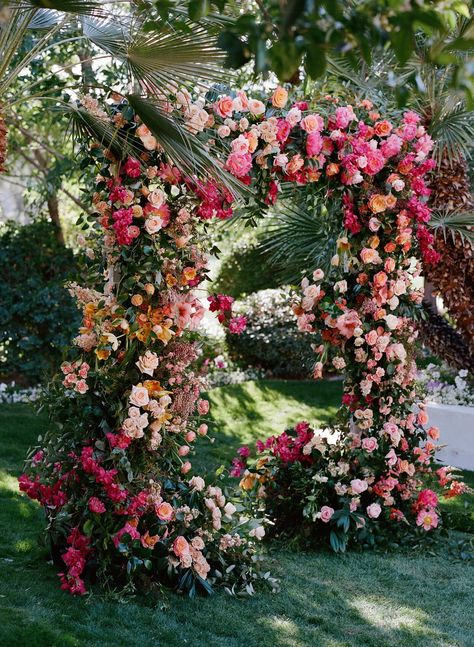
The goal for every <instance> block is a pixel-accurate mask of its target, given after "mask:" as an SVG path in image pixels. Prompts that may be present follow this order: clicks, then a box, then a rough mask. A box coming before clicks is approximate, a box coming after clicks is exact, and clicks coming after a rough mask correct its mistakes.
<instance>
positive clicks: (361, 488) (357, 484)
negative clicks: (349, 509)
mask: <svg viewBox="0 0 474 647" xmlns="http://www.w3.org/2000/svg"><path fill="white" fill-rule="evenodd" d="M368 487H369V486H368V484H367V481H362V480H361V479H353V480H352V481H351V488H352V491H353V492H354V494H362V492H365V491H366V490H367V488H368Z"/></svg>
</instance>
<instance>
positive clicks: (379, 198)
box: [369, 193, 387, 213]
mask: <svg viewBox="0 0 474 647" xmlns="http://www.w3.org/2000/svg"><path fill="white" fill-rule="evenodd" d="M386 208H387V202H386V198H385V196H384V195H382V194H380V193H374V195H372V196H371V198H370V200H369V209H370V210H371V211H372V213H382V211H385V209H386Z"/></svg>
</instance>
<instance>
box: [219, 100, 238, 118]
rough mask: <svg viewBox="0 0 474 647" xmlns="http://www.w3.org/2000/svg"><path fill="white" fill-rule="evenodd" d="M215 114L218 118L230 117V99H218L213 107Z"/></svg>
mask: <svg viewBox="0 0 474 647" xmlns="http://www.w3.org/2000/svg"><path fill="white" fill-rule="evenodd" d="M215 108H216V112H217V114H218V115H219V116H220V117H232V112H233V109H234V102H233V99H232V97H229V96H225V97H221V98H220V99H218V101H217V104H216V106H215Z"/></svg>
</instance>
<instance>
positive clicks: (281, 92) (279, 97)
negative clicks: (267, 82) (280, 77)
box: [272, 85, 288, 108]
mask: <svg viewBox="0 0 474 647" xmlns="http://www.w3.org/2000/svg"><path fill="white" fill-rule="evenodd" d="M287 101H288V92H287V91H286V90H285V88H282V87H281V85H279V86H278V87H277V89H276V90H275V92H274V93H273V95H272V104H273V105H274V106H275V108H284V107H285V106H286V102H287Z"/></svg>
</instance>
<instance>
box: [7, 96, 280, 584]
mask: <svg viewBox="0 0 474 647" xmlns="http://www.w3.org/2000/svg"><path fill="white" fill-rule="evenodd" d="M84 105H85V106H86V107H87V106H88V105H92V107H94V105H95V104H94V103H93V104H91V102H90V101H89V102H86V103H85V104H84ZM95 113H96V116H97V115H98V116H99V117H100V118H101V119H103V120H104V124H105V125H108V126H110V125H114V126H115V127H116V128H117V129H118V131H120V132H121V133H122V134H123V135H124V137H127V138H128V140H129V141H131V142H132V143H133V147H134V150H135V151H136V157H132V156H130V155H129V154H128V153H126V152H125V150H124V157H123V159H122V158H119V157H117V156H115V155H113V154H112V153H111V151H110V150H102V148H101V147H100V146H99V145H97V144H93V145H92V147H91V153H90V155H91V158H90V159H93V160H95V162H96V164H97V165H98V167H99V169H100V170H99V173H98V175H97V177H96V186H95V191H94V193H93V195H92V203H93V210H94V214H95V215H94V218H93V222H94V230H95V231H98V232H99V234H98V235H99V236H100V237H101V239H102V246H103V250H104V254H103V259H98V261H97V263H98V264H100V263H103V265H102V268H103V271H104V276H105V287H104V290H103V291H102V292H100V291H96V290H93V289H90V288H87V287H80V286H78V285H76V284H73V285H70V288H69V289H70V292H71V294H72V295H73V296H74V297H75V298H76V300H77V302H78V305H79V307H80V308H81V309H82V315H83V321H82V327H81V329H80V331H79V335H78V336H77V337H76V338H75V340H74V346H73V347H72V348H71V349H70V352H69V355H68V358H67V360H66V361H65V362H64V363H63V364H62V366H61V372H60V374H59V375H57V376H56V377H55V378H54V379H53V380H52V382H51V383H50V384H49V385H48V388H47V390H46V393H45V394H44V396H43V406H44V407H46V408H47V409H48V410H49V413H50V416H51V418H52V420H53V421H54V422H55V423H56V425H57V426H56V428H55V429H54V430H52V431H50V432H49V433H48V434H47V435H46V436H45V437H44V438H43V439H42V440H41V445H40V446H39V447H37V448H36V449H34V450H33V451H32V453H31V455H30V458H29V460H28V462H27V468H26V470H25V473H24V474H23V475H22V476H21V477H20V479H19V482H20V489H21V490H22V491H24V492H25V493H26V494H27V495H28V496H29V497H31V498H32V499H35V500H37V501H39V502H40V504H41V505H42V506H43V507H44V509H45V512H46V516H47V521H48V527H47V531H48V534H49V537H50V538H51V541H52V545H53V554H54V556H55V561H56V563H57V564H58V565H59V566H60V568H61V572H60V580H61V588H63V589H65V590H68V591H70V592H71V593H73V594H84V593H85V592H86V584H87V582H95V581H96V582H98V583H99V584H100V585H102V586H106V587H109V588H110V589H113V590H117V589H119V590H124V591H131V590H135V589H144V590H151V589H154V588H158V587H160V586H167V587H171V588H173V589H176V590H179V591H184V592H187V593H189V594H190V595H194V594H196V593H197V592H207V593H210V592H212V591H213V589H214V587H215V586H216V585H222V586H225V587H226V588H227V590H228V591H230V592H232V593H237V592H239V591H240V590H241V589H243V590H244V591H247V592H248V593H251V592H252V591H253V583H254V580H255V579H258V577H259V574H258V570H259V569H258V561H259V558H258V557H257V556H256V555H255V551H254V547H255V544H256V542H258V539H259V538H260V537H261V536H263V534H264V529H263V526H262V521H263V520H258V519H255V518H251V517H249V515H248V514H246V511H245V509H244V508H243V506H242V505H241V503H239V501H238V500H235V497H234V498H232V497H230V498H229V497H228V496H227V494H226V492H225V491H223V489H222V488H221V487H220V486H219V484H207V483H206V482H205V481H204V479H203V478H202V477H201V476H199V475H193V473H192V463H191V457H192V454H193V452H194V445H195V441H196V440H198V439H199V438H201V437H205V436H206V435H207V433H208V427H207V425H206V423H205V422H204V420H203V416H206V414H207V413H208V410H209V402H208V401H207V400H206V399H204V398H202V397H201V391H202V378H201V377H200V375H199V374H198V372H196V371H195V370H193V362H195V360H196V358H197V357H198V339H197V336H196V335H197V333H195V332H193V331H195V329H196V327H197V326H198V324H199V322H200V320H201V317H202V315H203V313H204V306H203V304H202V303H201V301H200V300H199V298H198V296H197V293H196V289H197V288H198V287H199V285H200V283H201V282H202V281H203V280H204V279H205V278H206V277H207V257H206V254H205V253H204V251H203V248H204V242H205V241H204V240H203V239H204V235H203V225H202V220H203V219H207V218H208V217H210V215H212V216H217V217H227V216H228V215H229V214H228V213H227V211H222V210H221V208H220V206H219V204H222V200H223V199H224V198H223V197H222V196H223V194H222V193H221V192H220V191H219V190H218V189H217V187H214V191H213V192H212V199H213V209H212V210H211V212H209V213H208V212H206V213H205V214H203V213H200V209H202V206H203V199H202V195H201V191H200V189H199V186H201V185H200V184H199V183H198V182H197V180H196V178H188V177H185V176H183V175H182V174H181V172H180V171H179V170H178V169H177V168H176V167H175V166H173V165H172V164H171V163H170V162H169V160H167V159H166V156H165V155H164V153H163V152H162V151H161V149H159V147H158V145H157V143H156V140H154V138H153V137H152V136H151V134H150V133H149V131H148V129H147V128H146V126H144V125H143V124H140V123H139V120H138V119H137V118H136V117H135V115H134V113H133V110H131V108H130V106H129V105H128V104H127V103H126V102H125V101H124V102H122V103H119V104H113V105H111V106H109V111H108V113H106V112H104V111H102V110H101V111H100V112H98V111H97V110H95ZM219 201H220V202H219ZM219 299H220V309H221V310H223V311H225V312H224V314H223V316H222V317H221V318H222V320H223V321H224V322H225V323H226V324H227V325H229V326H231V327H233V328H234V329H235V330H234V332H236V333H237V332H238V331H239V330H240V329H242V328H243V326H244V323H245V322H244V321H243V320H242V319H241V318H238V319H237V320H234V319H233V318H232V316H231V303H230V302H229V301H226V300H225V297H224V295H219ZM216 309H217V310H219V308H216ZM265 578H266V579H268V574H267V575H266V576H265ZM269 581H271V582H273V580H272V579H271V578H270V580H269Z"/></svg>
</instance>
